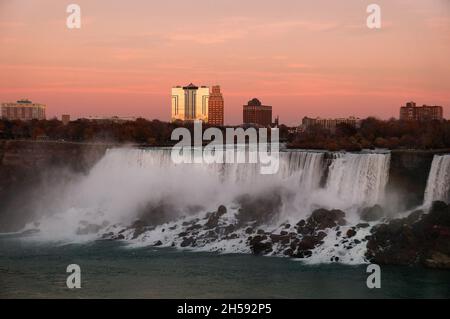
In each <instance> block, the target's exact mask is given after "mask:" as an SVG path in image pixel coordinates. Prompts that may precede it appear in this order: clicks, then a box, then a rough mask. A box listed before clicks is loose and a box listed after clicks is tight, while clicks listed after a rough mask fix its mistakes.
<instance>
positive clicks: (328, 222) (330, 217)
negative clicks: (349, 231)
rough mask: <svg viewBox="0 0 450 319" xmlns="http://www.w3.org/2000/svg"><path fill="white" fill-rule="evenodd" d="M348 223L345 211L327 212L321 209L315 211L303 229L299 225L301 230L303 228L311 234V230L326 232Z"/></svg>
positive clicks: (334, 210)
mask: <svg viewBox="0 0 450 319" xmlns="http://www.w3.org/2000/svg"><path fill="white" fill-rule="evenodd" d="M346 223H347V222H346V221H345V213H344V212H343V211H341V210H338V209H333V210H327V209H323V208H320V209H316V210H315V211H313V212H312V214H311V216H310V217H309V218H308V220H307V222H306V224H305V225H304V226H303V227H302V226H300V225H299V229H301V228H303V229H304V230H305V231H306V233H308V232H309V233H310V232H311V230H312V231H316V230H324V229H327V228H333V227H336V226H339V225H340V226H342V225H345V224H346ZM300 232H301V231H300Z"/></svg>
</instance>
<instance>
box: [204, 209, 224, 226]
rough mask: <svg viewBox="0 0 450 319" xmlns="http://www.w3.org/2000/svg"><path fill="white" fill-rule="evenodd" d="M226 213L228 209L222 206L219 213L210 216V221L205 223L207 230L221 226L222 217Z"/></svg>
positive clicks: (218, 210)
mask: <svg viewBox="0 0 450 319" xmlns="http://www.w3.org/2000/svg"><path fill="white" fill-rule="evenodd" d="M226 213H227V208H226V207H225V206H223V205H220V206H219V208H218V209H217V212H214V213H210V214H209V218H208V221H207V222H206V223H205V229H211V228H214V227H217V225H218V224H219V219H220V217H222V216H223V215H225V214H226Z"/></svg>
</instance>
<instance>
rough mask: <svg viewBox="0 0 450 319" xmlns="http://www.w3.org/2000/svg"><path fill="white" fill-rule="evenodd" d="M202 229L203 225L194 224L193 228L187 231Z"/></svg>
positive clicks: (190, 227)
mask: <svg viewBox="0 0 450 319" xmlns="http://www.w3.org/2000/svg"><path fill="white" fill-rule="evenodd" d="M200 228H202V225H199V224H194V225H192V226H189V227H188V228H186V230H187V231H192V230H196V229H200Z"/></svg>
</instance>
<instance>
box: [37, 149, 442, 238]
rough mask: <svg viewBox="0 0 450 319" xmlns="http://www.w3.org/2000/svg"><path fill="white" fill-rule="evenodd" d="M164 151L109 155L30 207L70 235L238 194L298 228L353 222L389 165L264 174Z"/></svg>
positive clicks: (362, 157) (295, 161)
mask: <svg viewBox="0 0 450 319" xmlns="http://www.w3.org/2000/svg"><path fill="white" fill-rule="evenodd" d="M170 152H171V150H170V149H123V148H117V149H110V150H108V151H107V153H106V154H105V156H104V157H103V158H102V159H101V160H100V161H99V162H98V163H97V164H96V165H95V166H94V167H93V168H92V169H91V171H90V172H89V174H88V175H87V176H77V178H74V179H73V181H71V182H70V183H69V184H68V185H65V186H64V187H55V188H54V189H48V190H43V191H42V193H43V194H44V195H43V196H44V197H45V198H44V199H42V198H41V199H40V201H41V203H42V202H45V203H47V202H49V203H50V204H49V205H40V206H38V205H36V207H41V208H42V212H37V213H38V214H37V215H39V216H44V217H43V218H42V219H41V220H40V221H39V222H40V225H41V226H40V227H41V228H45V229H46V230H45V232H47V233H49V234H52V233H57V234H70V233H75V232H76V229H77V227H78V225H79V223H84V224H86V223H93V224H101V225H103V224H116V223H121V224H130V223H132V222H133V221H135V220H136V219H138V218H139V216H140V215H139V214H140V213H141V212H142V210H143V209H144V210H145V209H148V207H165V208H166V211H165V212H164V213H165V214H166V213H167V214H169V215H170V216H169V217H170V218H175V219H176V218H179V217H182V216H186V215H189V214H193V213H198V212H208V211H214V210H215V209H217V207H218V206H219V205H225V206H227V207H233V206H235V203H236V199H237V198H238V197H239V196H241V195H243V194H247V195H250V196H253V197H258V196H264V195H261V194H272V193H276V194H279V195H280V196H281V198H282V200H283V211H282V212H280V216H279V218H280V221H281V219H283V220H289V221H291V222H297V221H298V220H299V219H302V218H305V216H307V215H308V214H310V213H311V212H312V210H314V209H316V208H320V207H324V208H328V209H334V208H336V209H341V210H343V211H345V212H347V213H348V214H354V215H355V216H357V214H355V213H356V211H357V209H358V208H361V207H365V206H370V205H374V204H377V203H382V201H383V197H384V187H385V185H386V181H387V177H388V170H389V159H390V155H389V154H374V153H358V154H352V153H334V156H333V158H332V159H331V164H330V165H329V167H327V163H329V161H328V160H325V154H326V153H324V152H314V151H282V152H280V157H279V158H280V165H279V167H280V169H279V171H278V173H276V174H274V175H262V174H260V170H259V166H258V165H259V164H241V163H234V164H227V163H223V164H218V163H216V164H175V163H173V162H172V160H171V156H170ZM440 177H442V176H440ZM324 179H325V180H326V182H325V184H324V185H321V181H323V180H324ZM444 182H445V179H444V180H443V181H442V182H441V183H444ZM322 184H323V183H322ZM49 199H51V200H49ZM55 199H57V200H55Z"/></svg>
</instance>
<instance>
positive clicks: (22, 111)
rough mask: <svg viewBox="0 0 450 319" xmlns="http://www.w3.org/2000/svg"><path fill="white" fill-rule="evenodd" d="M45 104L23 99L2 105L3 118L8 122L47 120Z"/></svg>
mask: <svg viewBox="0 0 450 319" xmlns="http://www.w3.org/2000/svg"><path fill="white" fill-rule="evenodd" d="M45 108H46V106H45V104H39V103H33V102H31V101H30V100H27V99H22V100H19V101H17V102H12V103H2V110H1V112H2V113H1V114H2V118H4V119H7V120H22V121H28V120H45Z"/></svg>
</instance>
